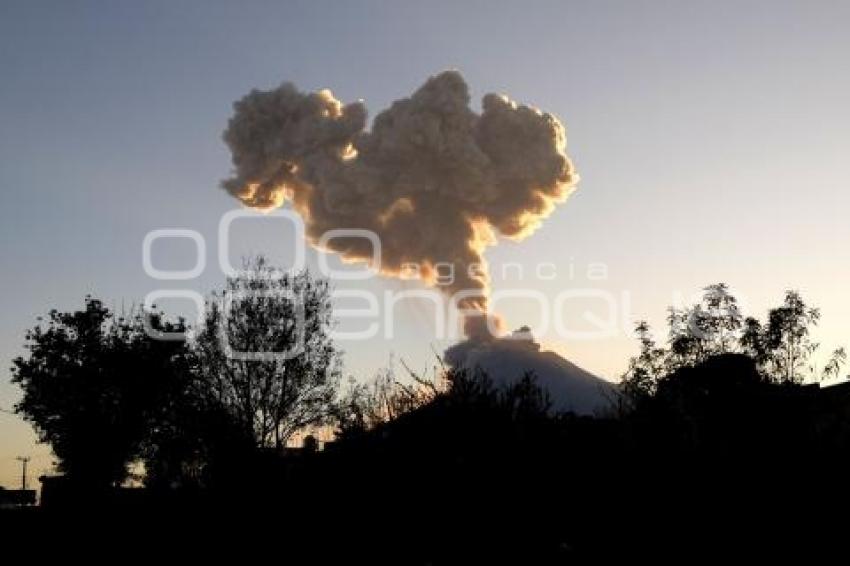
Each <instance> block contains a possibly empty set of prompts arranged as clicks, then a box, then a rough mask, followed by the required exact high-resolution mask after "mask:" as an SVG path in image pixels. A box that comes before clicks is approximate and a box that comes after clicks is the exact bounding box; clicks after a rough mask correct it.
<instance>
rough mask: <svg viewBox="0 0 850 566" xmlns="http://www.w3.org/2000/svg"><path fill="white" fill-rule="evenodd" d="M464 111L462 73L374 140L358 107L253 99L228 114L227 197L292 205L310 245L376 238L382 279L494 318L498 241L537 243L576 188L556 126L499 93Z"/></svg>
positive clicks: (385, 117) (349, 256) (291, 93)
mask: <svg viewBox="0 0 850 566" xmlns="http://www.w3.org/2000/svg"><path fill="white" fill-rule="evenodd" d="M469 103H470V97H469V90H468V87H467V85H466V82H465V81H464V79H463V77H462V76H461V74H460V73H458V72H457V71H446V72H444V73H441V74H439V75H436V76H433V77H431V78H430V79H428V80H427V81H426V82H425V84H424V85H423V86H422V87H420V88H419V89H418V90H417V91H416V92H415V93H413V95H412V96H411V97H410V98H404V99H401V100H397V101H396V102H394V103H393V104H392V106H391V107H390V108H389V109H387V110H384V111H383V112H381V113H380V114H378V115H377V116H376V117H375V120H374V123H373V125H372V129H371V131H366V129H365V128H366V107H365V106H364V104H363V103H362V102H360V101H358V102H353V103H350V104H345V105H344V104H342V103H341V102H340V101H338V100H336V99H335V98H334V96H333V94H332V93H331V92H330V91H328V90H322V91H319V92H314V93H303V92H300V91H299V90H298V89H296V87H295V86H293V85H292V84H290V83H285V84H283V85H281V86H280V87H278V88H276V89H274V90H270V91H258V90H254V91H252V92H251V93H249V94H248V95H246V96H245V97H244V98H242V99H241V100H239V101H238V102H236V103H235V104H234V115H233V117H232V118H231V119H230V122H229V124H228V127H227V130H226V131H225V133H224V140H225V142H226V143H227V144H228V146H229V147H230V150H231V152H232V154H233V165H234V168H235V170H234V175H233V177H232V178H230V179H227V180H225V181H224V182H223V186H224V188H225V189H226V190H227V191H228V192H229V193H230V194H232V195H233V196H235V197H236V198H238V199H239V200H240V201H242V202H243V203H244V204H246V205H247V206H250V207H254V208H259V209H271V208H274V207H278V206H281V205H282V204H283V203H284V202H285V201H287V200H290V201H291V202H292V203H293V206H294V207H295V209H296V210H297V211H298V212H299V213H300V214H301V215H302V216H303V218H304V221H305V224H306V229H307V237H308V238H309V239H310V241H311V242H312V243H313V244H317V243H318V242H319V239H320V238H321V236H322V234H324V233H325V232H326V231H328V230H332V229H339V228H345V229H350V228H358V229H366V230H371V231H373V232H375V233H376V234H377V235H378V236H379V238H380V241H381V257H380V261H381V264H380V269H381V271H382V273H384V274H386V275H390V276H398V275H400V274H402V273H403V272H407V271H409V270H410V266H417V272H418V275H419V276H420V277H422V278H423V279H424V280H425V281H426V282H427V283H429V284H432V285H433V284H439V285H440V286H441V288H442V289H443V290H444V291H446V292H447V293H449V294H453V293H456V292H458V291H467V292H470V293H477V296H472V297H468V298H466V299H463V300H461V301H459V305H460V306H461V307H462V308H464V309H475V310H478V311H481V312H486V311H487V289H488V279H489V278H488V273H487V266H486V263H485V261H484V258H483V252H484V249H485V248H486V247H487V246H488V245H491V244H493V243H495V239H496V236H497V235H502V236H505V237H508V238H514V239H522V238H524V237H525V236H527V235H529V234H531V233H532V232H533V231H534V230H535V229H536V227H537V226H538V225H539V224H540V222H541V221H542V220H543V219H544V218H546V217H547V216H548V215H549V214H550V213H551V212H552V209H553V207H554V206H555V204H556V203H559V202H562V201H563V200H564V199H565V198H566V197H567V196H568V194H569V193H570V191H571V190H572V188H573V186H574V185H575V183H576V181H577V180H578V177H577V175H576V174H575V172H574V170H573V166H572V164H571V163H570V160H569V158H568V157H567V155H566V153H565V147H566V137H565V134H564V128H563V126H562V125H561V123H560V122H559V121H558V119H557V118H555V117H554V116H552V115H551V114H546V113H543V112H541V111H539V110H537V109H535V108H532V107H530V106H524V105H519V104H516V103H515V102H513V101H511V100H510V99H508V98H507V97H505V96H502V95H497V94H487V95H486V96H484V98H483V100H482V112H481V113H480V114H478V113H476V112H474V111H473V110H471V109H470V107H469ZM328 247H330V248H331V250H332V251H334V252H337V253H339V254H341V255H342V256H343V259H345V260H347V261H369V260H370V259H371V256H372V245H371V244H370V243H369V241H368V240H366V239H363V238H357V237H340V238H334V239H332V240H330V241H329V242H328ZM449 275H450V276H449ZM468 330H470V329H468Z"/></svg>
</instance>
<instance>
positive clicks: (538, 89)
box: [0, 0, 850, 486]
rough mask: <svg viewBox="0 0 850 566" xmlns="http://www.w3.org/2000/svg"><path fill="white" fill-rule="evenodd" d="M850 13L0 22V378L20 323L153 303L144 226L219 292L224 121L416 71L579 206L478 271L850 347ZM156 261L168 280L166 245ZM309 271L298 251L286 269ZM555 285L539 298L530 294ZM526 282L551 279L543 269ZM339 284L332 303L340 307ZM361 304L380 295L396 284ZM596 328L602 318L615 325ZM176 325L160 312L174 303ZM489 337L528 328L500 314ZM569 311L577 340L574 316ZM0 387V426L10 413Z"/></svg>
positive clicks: (241, 238) (419, 359) (588, 361)
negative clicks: (575, 181) (721, 310)
mask: <svg viewBox="0 0 850 566" xmlns="http://www.w3.org/2000/svg"><path fill="white" fill-rule="evenodd" d="M848 21H850V3H847V2H838V1H836V2H796V3H789V2H780V1H764V2H751V1H734V2H733V1H728V2H720V1H716V0H715V1H711V2H673V1H671V2H641V1H621V2H602V1H596V2H583V3H577V2H564V1H561V2H495V1H487V2H483V1H482V2H457V1H452V2H394V3H391V2H382V1H377V2H316V1H312V2H227V3H225V2H213V1H209V0H205V1H198V2H190V1H182V2H154V1H149V2H132V3H131V2H122V1H115V2H106V1H103V2H80V1H75V2H51V3H46V2H38V1H26V2H17V1H9V0H4V1H3V2H0V234H1V235H2V237H0V273H2V275H0V277H2V291H3V292H2V296H0V301H2V317H0V363H2V367H3V368H4V369H5V368H6V367H8V366H9V365H10V364H11V360H12V358H13V357H15V356H16V355H18V354H19V353H21V351H22V345H23V336H24V332H25V330H26V328H27V327H29V326H32V324H34V322H35V317H36V316H38V315H39V314H42V313H44V312H46V311H47V310H49V309H50V308H53V307H57V308H60V309H73V308H77V307H79V306H80V305H81V304H82V299H83V296H84V295H85V294H86V293H94V294H96V295H97V296H99V297H101V298H103V299H104V300H105V301H106V302H107V303H108V304H110V305H112V306H115V307H116V308H118V309H119V310H120V308H121V305H122V304H123V305H125V308H129V306H130V305H131V304H134V303H136V304H137V303H138V302H139V301H141V299H142V298H143V297H144V296H145V294H146V293H148V292H150V291H152V290H154V289H157V288H160V287H162V284H161V283H159V282H156V281H154V280H152V279H150V278H148V277H147V276H146V275H145V273H144V271H143V268H142V252H141V250H142V240H143V238H144V236H145V234H146V233H147V232H148V231H150V230H152V229H156V228H190V229H194V230H198V231H199V232H201V233H202V234H203V235H204V236H205V238H206V241H207V248H208V249H207V256H208V260H209V261H208V264H207V265H208V267H207V269H206V270H205V272H204V273H203V275H202V276H201V277H200V278H199V279H198V280H197V281H192V282H172V283H170V284H168V285H167V287H171V288H191V289H196V290H200V291H204V292H205V291H208V290H210V289H212V288H215V287H217V286H220V285H221V283H222V280H223V275H222V273H221V272H220V270H218V268H217V262H216V253H217V248H216V239H217V235H216V234H217V225H218V222H219V219H220V218H221V216H222V214H224V213H225V212H227V211H229V210H232V209H234V208H236V203H235V201H233V200H232V199H231V198H230V197H228V196H227V195H226V194H225V193H224V192H223V191H221V190H219V189H218V188H217V185H218V182H219V180H220V179H222V178H223V177H225V176H227V174H228V172H229V168H230V163H229V153H228V151H227V149H226V148H225V146H224V144H223V143H222V142H221V140H220V135H221V131H222V129H223V127H224V125H225V123H226V120H227V118H228V116H229V114H230V111H231V103H232V102H233V101H234V100H235V99H237V98H239V97H241V96H242V95H243V94H245V93H246V92H247V91H248V90H250V89H251V88H254V87H259V88H270V87H273V86H276V85H277V84H279V83H280V82H281V81H284V80H291V81H293V82H295V83H296V84H297V85H298V86H299V87H300V88H302V89H305V90H307V89H309V90H313V89H318V88H325V87H327V88H331V89H332V90H333V91H334V93H335V95H336V96H337V97H338V98H340V99H341V100H344V101H351V100H354V99H357V98H363V99H365V101H366V104H367V106H368V107H369V109H370V113H371V115H372V116H374V114H375V113H376V112H377V111H378V110H380V109H383V108H384V107H385V106H386V105H387V104H388V103H390V102H391V101H392V100H394V99H396V98H399V97H402V96H406V95H408V94H410V93H411V92H412V91H413V89H415V88H416V87H418V86H419V85H420V84H421V83H422V82H423V81H424V80H425V79H426V78H427V77H428V76H429V75H431V74H434V73H436V72H439V71H441V70H444V69H447V68H457V69H460V70H461V71H462V72H463V73H464V75H465V77H466V79H467V81H468V82H469V84H470V87H471V89H472V95H473V99H474V104H475V106H476V107H477V106H478V104H479V102H480V98H481V96H482V95H483V94H485V93H487V92H491V91H496V92H504V93H507V94H509V95H510V96H511V97H512V98H514V99H516V100H518V101H521V102H525V103H529V104H532V105H535V106H538V107H540V108H542V109H544V110H546V111H549V112H552V113H554V114H556V115H557V116H559V117H560V118H561V120H562V121H563V122H564V123H565V124H566V126H567V135H568V144H569V145H568V153H569V154H570V156H571V157H572V158H573V159H574V161H575V164H576V167H577V169H578V171H579V173H580V175H581V178H582V181H581V183H580V184H579V190H578V191H577V192H576V193H575V195H574V196H573V197H571V198H570V200H569V201H568V202H567V203H566V204H565V205H563V206H561V207H559V208H558V210H557V211H556V212H555V214H554V215H553V216H552V217H551V218H550V219H549V221H548V222H547V223H546V224H545V225H544V226H543V228H542V229H541V230H539V231H538V232H537V233H536V234H535V235H534V236H533V237H531V238H529V239H528V240H526V241H525V242H523V243H521V244H513V243H511V244H506V245H500V246H499V247H497V248H493V249H491V250H490V251H489V252H488V259H489V260H490V261H491V262H492V264H493V266H494V268H495V270H496V271H497V272H498V270H499V266H500V265H504V264H505V263H514V262H519V263H520V264H522V265H523V266H524V267H525V268H526V270H525V275H524V277H523V278H522V279H519V278H518V277H516V276H511V277H509V278H507V279H505V280H500V278H499V277H497V278H496V279H495V281H494V288H496V289H525V288H531V289H535V290H538V291H541V292H542V293H544V294H545V295H546V296H547V297H553V296H555V295H556V294H557V293H558V292H560V291H562V290H564V289H571V288H583V287H587V286H588V285H589V282H588V281H587V278H586V277H585V275H586V270H587V266H588V264H590V263H604V264H605V265H607V268H608V273H609V276H608V278H607V279H606V280H605V281H603V282H601V283H600V282H593V283H592V285H593V286H595V287H598V288H601V289H604V290H607V291H610V292H612V293H614V294H616V295H617V296H622V294H623V293H626V294H627V295H628V297H629V300H628V301H626V303H621V304H620V307H621V308H622V310H623V311H624V315H628V316H627V318H635V317H640V318H647V319H649V320H650V321H651V322H652V323H654V325H655V327H656V328H660V327H662V325H663V319H664V315H665V308H666V307H667V306H668V305H670V304H672V303H674V302H675V301H676V300H677V298H678V297H682V296H684V297H691V296H693V295H695V294H696V293H697V292H698V291H699V289H700V288H701V287H702V286H704V285H706V284H708V283H711V282H716V281H726V282H727V283H729V284H730V285H731V287H732V288H733V290H734V291H735V292H736V293H737V295H738V296H739V298H740V299H741V301H742V302H743V304H744V305H745V306H746V308H747V311H748V313H753V314H758V315H761V314H763V313H764V312H765V311H766V309H767V308H768V307H770V306H772V305H774V304H776V303H778V302H779V301H781V298H782V293H783V291H784V290H785V289H787V288H797V289H800V290H801V291H803V293H804V295H805V297H806V298H807V299H808V300H809V301H810V302H811V303H812V304H815V305H817V306H820V307H821V308H822V309H823V319H822V323H821V325H820V328H819V330H818V334H817V337H818V338H819V339H821V340H822V341H823V342H824V348H825V349H826V348H827V347H829V348H831V347H834V346H838V345H845V346H847V345H850V332H848V324H847V322H846V321H847V319H848V318H850V297H848V296H847V293H846V288H847V280H848V277H849V276H850V257H848V250H847V243H848V241H850V222H848V211H850V198H848V189H850V187H848V183H847V181H846V180H845V175H846V174H847V160H848V157H850V156H848V151H850V141H848V134H850V105H848V100H850V76H848V73H847V61H848V57H850V34H848V33H847V22H848ZM279 228H280V227H279V226H278V225H275V224H274V223H273V222H271V221H268V222H267V221H258V222H248V223H245V224H244V225H242V226H241V229H240V230H239V231H238V234H234V241H235V244H234V249H233V253H234V256H235V257H238V256H239V255H240V254H244V253H248V252H251V251H254V252H256V251H264V252H266V253H268V254H269V255H271V256H272V258H278V259H281V261H283V260H284V259H285V256H286V252H284V251H282V248H283V247H285V246H286V245H291V242H289V243H287V242H286V241H285V240H286V237H285V235H283V236H282V235H281V232H280V229H279ZM169 244H173V245H165V244H164V245H162V246H160V247H157V248H155V252H156V255H155V257H156V264H157V266H158V267H161V268H168V267H171V268H174V269H179V268H183V267H185V266H186V265H187V263H191V257H192V255H191V251H192V250H191V246H190V245H189V244H188V243H187V242H170V243H169ZM308 259H309V260H310V262H311V264H312V263H313V262H314V261H315V253H311V254H309V258H308ZM541 262H542V263H554V264H555V266H556V273H557V275H558V276H557V277H556V278H555V279H552V280H549V279H546V280H543V279H540V278H538V277H536V276H535V274H534V268H535V266H536V265H538V264H539V263H541ZM547 274H548V271H547ZM342 286H344V285H342ZM360 286H361V287H364V288H367V289H371V290H375V291H379V292H380V291H382V290H384V289H398V288H399V286H400V284H399V283H397V282H381V281H374V282H369V283H366V284H361V285H360ZM620 307H618V308H620ZM175 308H177V307H176V306H175ZM500 311H501V312H502V313H503V314H504V315H505V316H506V318H507V320H508V322H509V324H510V325H511V326H519V325H521V324H531V325H532V326H533V325H534V324H536V323H537V322H539V321H538V320H537V319H538V316H537V315H535V314H533V312H532V309H530V308H529V307H528V305H525V304H523V303H522V302H521V301H516V302H514V303H505V304H504V305H503V306H502V307H501V308H500ZM582 313H583V311H582V310H581V309H578V308H577V309H576V310H575V311H571V312H569V313H565V316H567V317H570V316H573V317H575V318H576V320H575V321H573V322H571V323H570V324H574V325H575V326H576V327H579V328H580V327H581V324H583V323H582V322H581V321H580V320H578V319H579V318H580V317H581V316H582V315H583V314H582ZM396 321H397V325H398V332H397V334H396V338H395V339H394V340H392V341H385V340H381V339H375V340H372V341H371V342H369V343H368V344H367V345H366V347H363V345H362V344H358V345H356V347H355V346H354V345H343V346H344V347H345V348H346V349H347V350H348V353H347V355H346V362H347V369H348V371H349V372H350V373H351V374H354V375H356V376H358V377H367V376H368V375H369V374H370V373H372V372H374V371H375V370H376V369H377V368H379V367H381V366H385V365H386V364H387V360H388V357H389V354H390V352H394V353H395V354H396V356H397V357H401V358H403V359H405V360H406V361H407V363H408V364H410V365H411V366H413V367H415V368H424V367H426V366H428V365H429V364H432V363H433V354H432V353H431V347H432V346H434V347H435V348H437V349H440V348H442V347H444V346H445V344H444V343H441V342H439V341H435V340H433V329H431V327H430V326H429V325H428V324H427V322H425V321H423V309H421V308H418V307H416V306H415V305H409V306H407V307H405V308H401V309H399V310H398V312H397V316H396ZM540 338H541V340H542V341H543V342H544V343H545V344H546V345H547V346H549V347H551V348H553V349H556V350H557V351H558V352H560V353H562V354H564V355H566V356H567V357H569V358H570V359H571V360H573V361H574V362H576V363H578V364H580V365H582V366H584V367H586V368H587V369H589V370H591V371H594V372H596V373H598V374H600V375H602V376H604V377H606V378H609V379H616V377H617V376H618V375H620V374H621V373H622V371H623V370H624V369H625V366H626V364H627V360H628V356H629V355H631V354H632V353H633V352H634V350H635V347H634V342H633V340H632V339H631V338H630V337H629V336H627V335H626V333H625V332H620V333H619V334H618V335H617V336H614V337H610V338H607V339H604V340H590V341H587V340H584V341H573V342H566V341H563V340H560V339H559V338H558V336H556V335H554V334H552V335H545V336H542V337H540ZM8 376H9V374H8V372H4V373H2V375H0V408H5V409H8V408H10V407H11V406H12V405H13V404H14V403H15V401H16V399H17V396H18V392H17V390H16V389H15V388H14V387H12V386H11V385H10V384H9V383H8ZM33 440H34V437H33V435H32V433H31V432H30V429H29V427H28V425H26V424H24V423H23V422H22V421H20V420H18V419H17V418H15V417H12V416H10V415H7V414H4V413H0V485H7V486H9V485H13V484H15V485H16V484H17V481H18V479H17V477H18V476H17V473H18V472H17V470H18V466H17V463H16V462H15V461H14V457H15V456H16V455H18V454H31V455H33V457H34V461H33V466H32V468H33V474H32V475H37V474H38V473H41V471H42V470H44V469H46V468H47V467H48V466H49V464H50V457H49V454H48V451H47V449H46V448H45V447H34V446H33Z"/></svg>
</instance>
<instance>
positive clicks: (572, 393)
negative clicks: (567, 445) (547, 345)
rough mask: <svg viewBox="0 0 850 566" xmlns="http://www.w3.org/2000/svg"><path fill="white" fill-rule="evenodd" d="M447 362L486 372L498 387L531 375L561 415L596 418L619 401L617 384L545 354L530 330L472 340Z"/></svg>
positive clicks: (452, 349)
mask: <svg viewBox="0 0 850 566" xmlns="http://www.w3.org/2000/svg"><path fill="white" fill-rule="evenodd" d="M444 359H445V361H446V363H447V364H448V365H450V366H451V367H453V368H455V369H466V370H470V371H482V372H484V373H485V374H486V375H487V376H488V377H489V378H490V379H491V380H492V381H493V383H494V384H495V385H496V386H498V387H506V386H509V385H511V384H513V383H515V382H517V381H519V380H521V379H522V378H523V377H524V376H525V375H526V374H528V373H530V374H532V375H533V376H534V377H535V378H536V382H537V385H539V386H540V387H541V388H542V389H543V390H544V391H545V392H546V393H548V395H549V397H550V399H551V401H552V410H553V411H557V412H573V413H575V414H578V415H594V414H597V413H599V412H600V411H605V410H606V409H608V408H610V407H611V406H612V404H613V403H614V402H615V400H616V398H617V389H616V386H615V385H614V384H613V383H611V382H609V381H606V380H604V379H601V378H600V377H597V376H596V375H593V374H592V373H590V372H589V371H587V370H585V369H582V368H580V367H579V366H577V365H575V364H574V363H572V362H570V361H569V360H567V359H565V358H563V357H561V356H559V355H558V354H556V353H555V352H552V351H547V350H541V347H540V344H538V343H537V342H535V340H534V337H533V336H532V335H531V332H530V331H529V329H528V328H527V327H523V328H520V329H519V330H517V331H515V332H513V333H512V334H511V335H509V336H506V337H488V338H481V337H475V338H470V339H469V340H465V341H463V342H460V343H459V344H456V345H454V346H452V347H450V348H449V349H447V350H446V352H445V356H444Z"/></svg>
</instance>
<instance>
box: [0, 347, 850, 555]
mask: <svg viewBox="0 0 850 566" xmlns="http://www.w3.org/2000/svg"><path fill="white" fill-rule="evenodd" d="M738 362H739V361H736V360H734V359H733V360H725V361H721V362H713V363H714V366H711V365H709V367H708V368H707V369H700V370H689V371H688V372H686V373H685V374H684V375H680V376H674V378H673V379H671V380H669V381H668V382H667V383H666V385H665V386H664V387H665V389H664V390H661V391H659V393H658V394H657V395H656V396H655V398H654V399H653V400H651V401H650V402H647V403H646V404H645V405H644V406H641V407H638V408H637V409H636V410H634V411H631V412H629V413H628V414H613V415H610V416H607V417H599V418H580V417H574V416H562V417H559V418H547V417H543V416H541V415H540V414H538V413H537V412H535V411H529V412H524V410H523V408H522V407H514V408H513V409H512V410H511V411H508V412H506V411H505V410H504V409H505V408H504V407H494V406H491V405H488V404H486V403H478V402H477V401H475V400H474V399H472V398H465V399H462V400H460V401H459V400H458V399H457V398H452V397H446V398H440V399H437V400H435V401H434V402H432V403H431V404H429V405H426V406H424V407H421V408H419V409H417V410H415V411H413V412H411V413H409V414H407V415H404V416H402V417H400V418H398V419H396V420H394V421H392V422H390V423H388V424H387V425H385V426H382V427H379V428H377V429H375V430H372V431H369V432H364V433H362V434H354V435H349V436H348V437H346V438H344V439H342V440H340V441H339V442H337V443H335V444H333V445H331V446H329V447H328V448H327V449H326V450H324V451H322V452H317V453H302V454H299V455H297V456H289V457H285V458H280V457H270V456H266V457H262V458H259V457H258V458H255V459H254V460H246V461H244V462H242V463H241V466H240V470H241V471H240V472H239V474H237V475H235V476H234V477H233V478H232V479H233V482H232V483H230V484H229V485H228V486H227V487H224V486H220V487H219V488H217V489H197V490H186V489H184V490H159V491H157V490H137V491H133V492H127V491H121V492H116V491H112V492H102V493H101V494H100V495H94V494H92V493H87V494H85V496H83V495H81V493H79V492H73V491H71V492H66V493H65V499H64V500H63V499H54V504H53V505H48V506H46V507H44V508H32V509H22V510H11V511H5V512H2V513H0V518H2V522H3V525H2V529H3V530H2V533H3V537H4V539H5V540H18V541H20V540H23V539H22V538H19V537H33V538H36V539H38V540H41V541H43V542H45V543H50V544H46V545H42V546H41V547H38V548H44V549H54V550H55V549H62V551H63V552H74V551H79V552H82V553H85V554H87V555H98V554H102V555H103V556H104V557H107V558H109V557H113V558H125V557H128V556H132V555H133V554H138V553H142V554H148V553H150V554H152V555H153V556H161V557H167V556H174V555H175V553H180V556H186V553H188V554H189V555H191V556H195V557H200V556H204V557H208V556H211V555H212V556H216V555H219V554H221V555H222V556H223V555H224V553H226V554H227V555H231V556H238V557H239V558H241V559H248V558H251V557H256V558H257V559H261V558H260V557H261V556H264V557H265V558H262V559H266V560H268V559H271V560H274V562H282V563H292V564H307V563H336V564H347V563H352V564H353V563H361V562H365V563H367V564H496V563H508V564H564V563H567V564H568V563H582V562H602V561H612V560H629V561H631V560H637V559H657V558H667V559H675V560H677V561H680V562H684V563H689V562H693V561H695V560H697V559H700V558H703V559H704V558H717V559H723V560H724V561H725V560H738V559H741V558H750V559H761V560H765V559H773V558H777V557H781V558H788V557H792V556H798V557H800V558H803V559H805V560H806V563H811V562H813V561H818V559H820V558H822V559H826V558H828V557H830V556H834V557H833V558H831V559H830V561H835V560H838V561H843V560H844V558H843V556H844V554H846V550H845V549H844V546H845V540H846V539H847V536H846V533H847V531H848V522H847V519H846V518H845V514H846V513H847V509H848V505H847V504H848V502H850V497H848V487H847V485H848V477H850V476H848V471H850V466H848V464H847V461H846V454H847V450H848V447H849V446H850V388H848V387H845V386H839V387H837V388H831V389H823V390H821V389H818V388H816V387H815V388H812V387H803V386H790V385H787V386H786V385H782V386H779V385H774V384H766V383H762V382H761V381H759V380H758V379H757V378H756V377H755V376H752V375H750V373H748V370H747V369H746V367H743V368H742V367H736V364H738ZM718 363H719V364H720V365H717V364H718ZM730 364H731V365H730ZM718 372H720V373H719V374H718ZM709 375H710V376H712V377H711V379H710V380H709V379H708V378H707V376H709ZM718 375H719V377H718ZM75 498H76V499H75ZM46 502H47V501H46ZM7 537H8V538H7ZM60 541H61V544H60ZM108 543H116V544H115V545H114V546H115V547H116V548H118V549H120V550H117V551H116V550H107V548H110V549H111V548H112V546H109V545H108ZM115 552H118V554H115ZM835 552H838V554H834V553H835ZM121 553H124V554H123V555H122V554H121ZM269 557H270V558H269ZM240 563H241V560H240Z"/></svg>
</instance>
